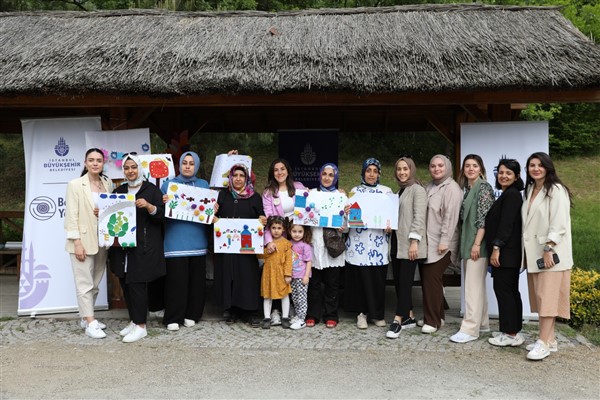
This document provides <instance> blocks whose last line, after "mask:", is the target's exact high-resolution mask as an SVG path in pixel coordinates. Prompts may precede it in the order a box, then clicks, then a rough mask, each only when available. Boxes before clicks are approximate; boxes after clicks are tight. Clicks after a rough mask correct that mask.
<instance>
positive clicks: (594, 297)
mask: <svg viewBox="0 0 600 400" xmlns="http://www.w3.org/2000/svg"><path fill="white" fill-rule="evenodd" d="M583 324H589V325H592V326H596V327H600V273H598V272H596V271H584V270H581V269H579V268H573V270H572V271H571V319H570V321H569V325H571V326H573V327H575V328H581V327H582V326H583Z"/></svg>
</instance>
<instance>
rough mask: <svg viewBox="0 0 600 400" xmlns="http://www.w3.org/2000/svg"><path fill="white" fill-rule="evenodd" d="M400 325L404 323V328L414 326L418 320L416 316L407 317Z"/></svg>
mask: <svg viewBox="0 0 600 400" xmlns="http://www.w3.org/2000/svg"><path fill="white" fill-rule="evenodd" d="M400 325H402V329H409V328H414V327H416V326H417V321H415V319H414V318H407V319H405V320H404V321H402V323H401V324H400Z"/></svg>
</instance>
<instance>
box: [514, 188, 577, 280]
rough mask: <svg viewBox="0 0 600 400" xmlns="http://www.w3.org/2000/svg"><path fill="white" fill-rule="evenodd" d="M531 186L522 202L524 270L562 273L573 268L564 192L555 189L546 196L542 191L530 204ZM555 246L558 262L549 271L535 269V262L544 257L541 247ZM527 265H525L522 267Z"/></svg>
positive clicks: (543, 190) (569, 221)
mask: <svg viewBox="0 0 600 400" xmlns="http://www.w3.org/2000/svg"><path fill="white" fill-rule="evenodd" d="M532 191H533V185H530V186H529V187H528V188H527V199H526V200H525V201H524V202H523V206H522V208H521V215H522V217H523V251H524V252H525V256H526V257H523V266H525V267H527V272H529V273H536V272H544V271H565V270H568V269H571V267H572V266H573V248H572V244H571V214H570V204H571V203H570V201H569V194H568V193H567V190H566V189H565V187H564V186H562V185H554V186H553V187H552V190H551V192H550V196H548V195H547V192H546V189H545V188H543V189H542V190H541V191H540V192H539V193H538V195H537V196H536V197H535V199H534V200H533V203H532V204H531V206H529V201H530V199H531V194H532ZM550 241H552V242H554V243H556V245H555V246H554V252H555V253H556V254H557V255H558V258H559V260H560V262H559V263H558V264H556V265H555V266H554V267H552V268H551V269H542V270H540V269H538V267H537V264H536V260H538V259H540V258H542V257H543V255H544V245H545V244H546V243H547V242H550ZM525 263H526V264H525Z"/></svg>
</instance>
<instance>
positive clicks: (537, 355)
mask: <svg viewBox="0 0 600 400" xmlns="http://www.w3.org/2000/svg"><path fill="white" fill-rule="evenodd" d="M549 355H550V349H549V348H548V345H546V343H544V342H543V341H541V340H539V339H538V340H537V342H535V343H534V345H533V349H531V351H530V352H529V353H527V359H528V360H543V359H544V358H546V357H548V356H549Z"/></svg>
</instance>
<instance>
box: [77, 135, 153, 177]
mask: <svg viewBox="0 0 600 400" xmlns="http://www.w3.org/2000/svg"><path fill="white" fill-rule="evenodd" d="M85 146H86V148H88V149H90V148H92V147H96V148H98V149H100V150H102V152H103V153H104V173H105V174H106V175H107V176H108V177H109V178H110V179H123V169H122V162H123V155H125V154H126V153H129V152H136V153H137V154H138V155H139V156H141V155H144V154H150V131H149V130H148V128H144V129H127V130H121V131H88V132H85Z"/></svg>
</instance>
